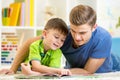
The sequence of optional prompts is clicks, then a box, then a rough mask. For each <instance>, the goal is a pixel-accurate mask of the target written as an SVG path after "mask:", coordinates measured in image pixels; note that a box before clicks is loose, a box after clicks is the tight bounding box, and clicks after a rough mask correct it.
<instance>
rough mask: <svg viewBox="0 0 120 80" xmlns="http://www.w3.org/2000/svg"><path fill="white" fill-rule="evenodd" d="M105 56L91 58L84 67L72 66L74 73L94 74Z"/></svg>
mask: <svg viewBox="0 0 120 80" xmlns="http://www.w3.org/2000/svg"><path fill="white" fill-rule="evenodd" d="M104 61H105V58H100V59H95V58H89V59H88V61H87V63H86V65H85V67H84V69H82V68H71V69H70V71H71V72H72V74H93V73H95V72H96V71H97V69H98V68H99V67H100V66H101V65H102V64H103V63H104Z"/></svg>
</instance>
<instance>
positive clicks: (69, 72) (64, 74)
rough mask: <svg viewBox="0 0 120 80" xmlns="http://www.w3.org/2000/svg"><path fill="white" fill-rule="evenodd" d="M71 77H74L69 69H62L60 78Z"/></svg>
mask: <svg viewBox="0 0 120 80" xmlns="http://www.w3.org/2000/svg"><path fill="white" fill-rule="evenodd" d="M70 75H72V73H71V71H70V70H69V69H60V74H59V76H70Z"/></svg>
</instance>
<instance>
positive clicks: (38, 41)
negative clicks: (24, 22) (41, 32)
mask: <svg viewBox="0 0 120 80" xmlns="http://www.w3.org/2000/svg"><path fill="white" fill-rule="evenodd" d="M40 42H42V40H36V41H34V42H33V43H31V45H39V44H40Z"/></svg>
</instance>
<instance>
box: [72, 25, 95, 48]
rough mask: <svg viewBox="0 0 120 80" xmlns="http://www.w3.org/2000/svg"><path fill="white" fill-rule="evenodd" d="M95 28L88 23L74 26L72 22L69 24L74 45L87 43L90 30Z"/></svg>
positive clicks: (90, 34) (90, 33)
mask: <svg viewBox="0 0 120 80" xmlns="http://www.w3.org/2000/svg"><path fill="white" fill-rule="evenodd" d="M94 30H95V27H93V28H92V27H91V26H90V25H88V24H84V25H80V26H75V25H73V24H70V32H71V35H72V37H73V40H74V45H75V46H76V47H79V46H81V45H84V44H85V43H87V42H88V41H89V40H90V38H91V36H92V32H93V31H94Z"/></svg>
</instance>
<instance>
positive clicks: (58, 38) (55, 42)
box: [43, 29, 66, 50]
mask: <svg viewBox="0 0 120 80" xmlns="http://www.w3.org/2000/svg"><path fill="white" fill-rule="evenodd" d="M43 36H44V44H45V46H44V48H45V50H49V49H52V50H56V49H58V48H60V47H62V45H63V43H64V41H65V39H66V36H65V35H63V34H61V33H60V31H58V30H55V29H49V30H44V31H43Z"/></svg>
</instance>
